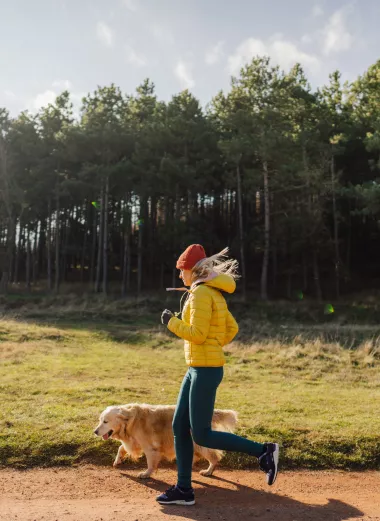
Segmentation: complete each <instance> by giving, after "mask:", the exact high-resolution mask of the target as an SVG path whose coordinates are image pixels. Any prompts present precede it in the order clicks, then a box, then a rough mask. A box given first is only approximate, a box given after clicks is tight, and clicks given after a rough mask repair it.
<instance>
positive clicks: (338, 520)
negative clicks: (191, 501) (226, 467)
mask: <svg viewBox="0 0 380 521" xmlns="http://www.w3.org/2000/svg"><path fill="white" fill-rule="evenodd" d="M121 475H122V476H124V477H126V478H128V479H130V480H132V481H135V482H136V483H139V484H140V485H141V484H142V485H145V486H146V487H149V488H151V489H153V490H156V491H157V493H158V494H160V493H161V492H163V491H164V490H165V489H166V488H167V487H168V484H167V483H165V482H163V481H160V480H157V479H153V478H150V479H148V480H146V481H143V482H142V481H141V480H140V479H138V478H136V477H135V476H132V475H130V474H128V473H126V472H122V473H121ZM211 479H212V480H211V481H210V483H205V482H204V481H202V482H201V481H196V480H193V483H195V484H198V485H201V487H203V488H197V490H196V501H197V502H196V504H195V505H194V506H192V507H184V506H182V507H181V506H176V505H166V506H162V505H157V508H161V509H162V511H164V512H165V514H166V515H168V516H169V515H175V516H177V517H183V518H184V519H194V520H196V521H209V520H214V519H215V520H218V521H219V520H220V521H222V520H226V521H227V520H228V521H230V520H232V521H241V520H248V519H255V518H259V519H260V521H269V520H278V521H305V520H313V521H322V520H326V521H345V520H348V519H355V518H362V517H363V516H364V513H363V512H361V511H360V510H358V509H357V508H356V507H354V506H352V505H349V504H347V503H344V502H343V501H339V500H337V499H328V500H327V503H325V504H323V505H313V504H308V503H302V502H301V501H297V500H295V499H292V498H290V497H287V496H281V495H279V494H275V493H271V492H264V491H262V490H255V489H252V488H250V487H247V486H245V485H241V484H240V483H234V482H232V481H229V480H227V479H224V478H220V477H213V478H211ZM218 482H222V483H226V484H227V486H229V487H231V485H233V486H234V489H231V488H222V487H220V486H218Z"/></svg>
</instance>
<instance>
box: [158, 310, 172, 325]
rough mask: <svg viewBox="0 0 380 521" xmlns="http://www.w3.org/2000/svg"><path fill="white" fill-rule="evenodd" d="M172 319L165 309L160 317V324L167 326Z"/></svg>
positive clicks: (169, 312) (168, 311) (170, 313)
mask: <svg viewBox="0 0 380 521" xmlns="http://www.w3.org/2000/svg"><path fill="white" fill-rule="evenodd" d="M172 317H174V315H173V313H172V312H171V311H170V310H169V309H165V311H163V312H162V315H161V322H162V323H163V324H164V326H167V325H168V324H169V320H170V319H171V318H172Z"/></svg>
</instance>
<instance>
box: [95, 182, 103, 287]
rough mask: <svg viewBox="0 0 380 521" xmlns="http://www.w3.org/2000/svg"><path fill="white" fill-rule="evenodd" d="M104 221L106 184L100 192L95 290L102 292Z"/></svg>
mask: <svg viewBox="0 0 380 521" xmlns="http://www.w3.org/2000/svg"><path fill="white" fill-rule="evenodd" d="M103 222H104V186H103V184H102V189H101V193H100V222H99V240H98V258H97V263H96V280H95V291H96V292H97V293H99V292H100V274H101V269H102V248H103Z"/></svg>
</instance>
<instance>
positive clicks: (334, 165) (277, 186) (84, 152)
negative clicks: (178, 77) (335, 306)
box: [0, 57, 380, 299]
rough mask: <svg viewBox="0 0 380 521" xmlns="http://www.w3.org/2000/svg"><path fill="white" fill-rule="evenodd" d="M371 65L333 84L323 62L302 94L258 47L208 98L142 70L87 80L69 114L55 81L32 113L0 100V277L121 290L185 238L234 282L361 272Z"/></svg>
mask: <svg viewBox="0 0 380 521" xmlns="http://www.w3.org/2000/svg"><path fill="white" fill-rule="evenodd" d="M379 70H380V62H377V63H375V64H374V65H372V66H371V67H369V69H368V70H367V71H366V72H365V73H364V74H363V75H362V76H360V77H359V78H358V79H357V80H356V81H355V82H353V83H352V84H345V85H342V82H341V76H340V73H339V72H338V71H336V72H334V73H333V74H331V76H330V80H329V83H328V84H327V85H326V86H324V87H322V88H321V89H319V90H317V91H313V90H312V88H311V87H310V85H309V84H308V81H307V78H306V76H305V74H304V72H303V70H302V68H301V66H300V65H295V66H294V67H293V68H292V69H291V70H290V71H281V70H280V69H279V68H278V67H275V66H273V65H272V64H271V63H270V60H269V58H260V57H257V58H254V59H253V60H252V62H251V63H248V64H247V65H246V66H245V67H243V68H242V70H241V72H240V75H239V76H238V77H236V78H233V79H232V82H231V88H230V90H229V91H228V92H226V93H223V92H220V93H219V94H218V95H216V96H215V97H214V99H213V100H212V101H211V103H210V104H209V106H208V108H207V110H203V108H202V106H201V104H200V102H199V100H197V99H196V98H195V97H194V95H193V94H191V93H190V92H188V91H184V92H181V93H179V94H176V95H174V96H173V97H172V99H171V100H170V101H168V102H163V101H159V100H158V99H157V96H156V93H155V86H154V84H153V83H152V82H151V81H150V80H148V79H147V80H145V81H144V82H143V83H142V84H141V85H140V86H139V87H138V88H137V89H136V92H135V93H134V94H133V95H125V94H124V93H123V92H122V91H121V90H120V88H119V87H117V86H116V85H114V84H111V85H110V86H102V87H98V88H97V89H96V90H95V91H94V92H93V93H90V94H88V95H87V96H85V97H84V98H83V101H82V107H81V111H80V114H79V117H77V118H76V117H74V114H73V107H72V103H71V101H70V94H69V92H67V91H65V92H63V93H62V94H61V95H60V96H58V97H57V99H56V100H55V102H54V103H52V104H49V105H48V106H47V107H44V108H42V109H41V110H40V111H39V112H38V114H36V115H34V116H33V115H31V114H29V113H27V112H23V113H21V114H20V115H19V116H18V117H16V118H14V119H11V118H10V117H9V115H8V113H7V111H6V110H5V109H1V110H0V197H1V202H2V203H3V204H2V205H1V206H0V228H1V233H0V247H1V248H2V249H4V250H6V252H7V253H6V259H5V261H4V262H3V263H2V264H5V265H6V266H8V267H9V268H7V270H8V271H7V276H8V275H9V281H10V282H14V283H18V282H19V281H20V280H29V279H30V278H31V272H32V273H33V280H32V285H31V287H33V286H35V287H37V285H38V283H39V281H41V283H42V284H41V285H42V286H44V282H43V281H44V280H45V279H46V278H48V284H47V285H48V287H49V288H52V284H51V279H52V277H53V275H54V271H56V279H57V280H56V287H55V289H56V291H57V290H58V286H59V283H60V282H61V281H75V280H78V279H80V280H81V282H88V283H89V284H90V285H91V286H92V284H93V282H94V281H95V278H96V280H97V284H96V286H97V288H98V289H99V288H100V285H99V280H100V277H101V276H102V277H103V291H106V287H107V284H106V281H107V279H108V278H109V279H110V281H111V282H112V281H114V280H115V281H117V282H118V284H119V285H120V283H121V284H122V287H123V295H124V294H125V291H124V290H125V288H126V287H128V289H129V291H131V290H133V289H134V288H136V287H137V288H138V290H139V291H140V292H141V290H142V289H143V288H146V289H148V288H149V289H151V288H155V289H158V288H162V287H165V286H166V285H168V279H169V278H171V279H173V277H174V275H175V274H174V273H173V264H174V259H175V258H176V256H178V254H179V253H180V252H181V250H182V249H183V248H184V247H186V246H187V245H188V243H189V242H198V243H203V244H204V245H205V247H206V249H207V250H208V251H210V252H214V251H216V250H217V249H219V248H222V247H223V246H225V245H229V246H230V247H231V249H232V254H233V255H235V256H236V257H238V258H239V260H240V262H241V264H243V261H245V266H246V267H247V268H249V269H245V272H246V274H245V275H246V277H245V281H244V282H245V284H246V286H248V287H249V286H251V287H253V288H257V286H258V284H259V279H260V275H259V274H260V272H261V273H262V275H261V290H262V292H263V288H264V289H265V291H264V293H265V294H266V293H267V292H269V294H271V295H273V296H288V297H291V295H292V294H293V293H294V292H295V291H296V290H297V289H298V290H300V289H302V291H303V293H304V294H305V296H317V297H318V298H319V299H321V298H322V296H326V297H327V296H328V295H329V294H330V293H331V289H330V288H331V285H332V284H331V283H332V281H333V279H334V278H335V282H336V284H335V285H336V288H337V292H338V293H339V291H338V289H339V285H341V287H342V288H344V290H349V289H350V288H351V286H355V281H357V282H356V284H361V283H366V282H362V279H363V276H362V273H365V274H366V275H367V274H368V276H371V275H373V274H375V271H373V270H374V268H373V265H372V264H371V262H370V259H369V258H368V255H366V254H363V255H362V254H360V253H359V252H360V251H365V250H371V251H373V252H375V251H378V244H379V241H378V239H379V233H380V230H379V226H378V213H379V208H380V203H379V193H378V192H379V190H378V184H377V178H378V176H379V173H378V172H379V162H380V159H379V158H380V144H379V143H380V138H379V136H380V127H379V121H380V115H379V106H380V104H379V101H380V100H379V92H380V77H379ZM238 183H240V194H239V193H238V192H239V188H238ZM93 203H96V205H98V206H95V205H94V204H93ZM142 223H143V224H142ZM103 232H104V233H103ZM1 269H2V270H3V273H4V272H5V271H6V270H5V269H4V268H3V267H2V268H1ZM103 269H104V270H105V273H103V274H102V270H103ZM263 274H264V275H265V276H264V275H263ZM127 279H128V282H127ZM49 281H50V282H49ZM29 286H30V284H29ZM92 287H93V286H92ZM110 287H111V288H112V284H110ZM0 291H1V286H0Z"/></svg>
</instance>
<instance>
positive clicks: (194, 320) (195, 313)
mask: <svg viewBox="0 0 380 521" xmlns="http://www.w3.org/2000/svg"><path fill="white" fill-rule="evenodd" d="M189 305H190V325H189V324H186V323H185V322H184V321H183V320H181V319H179V318H177V317H173V318H171V319H170V321H169V324H168V329H169V330H170V331H171V332H172V333H174V334H175V335H177V336H179V337H180V338H183V339H184V340H187V341H189V342H192V343H193V344H203V342H204V341H205V340H206V338H207V335H208V332H209V329H210V321H211V314H212V297H211V295H210V292H209V291H208V290H207V289H206V288H204V287H203V286H198V287H197V289H196V290H195V291H194V293H193V294H192V295H191V296H190V299H189Z"/></svg>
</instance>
